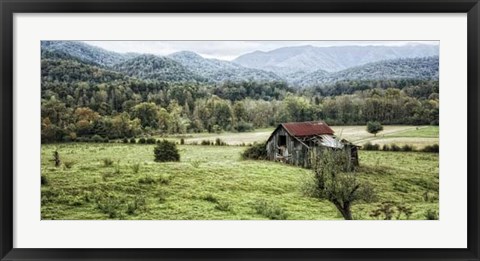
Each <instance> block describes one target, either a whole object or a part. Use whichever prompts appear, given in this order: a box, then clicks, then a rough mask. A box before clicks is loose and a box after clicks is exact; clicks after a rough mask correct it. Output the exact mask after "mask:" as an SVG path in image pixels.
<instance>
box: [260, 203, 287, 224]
mask: <svg viewBox="0 0 480 261" xmlns="http://www.w3.org/2000/svg"><path fill="white" fill-rule="evenodd" d="M253 208H254V209H255V211H256V212H257V214H259V215H262V216H265V217H267V218H269V219H272V220H285V219H287V217H288V215H287V213H286V212H285V210H284V209H282V208H281V207H279V206H277V205H276V204H273V203H269V202H267V201H265V200H258V201H256V202H255V203H254V206H253Z"/></svg>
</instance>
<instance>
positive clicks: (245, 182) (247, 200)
mask: <svg viewBox="0 0 480 261" xmlns="http://www.w3.org/2000/svg"><path fill="white" fill-rule="evenodd" d="M153 146H154V145H140V144H136V145H134V144H121V143H107V144H95V143H89V144H86V143H70V144H52V145H42V176H43V180H44V183H45V184H44V185H42V205H41V216H42V219H44V220H54V219H73V220H79V219H81V220H84V219H85V220H92V219H136V220H142V219H148V220H164V219H168V220H171V219H180V220H191V219H195V220H207V219H208V220H210V219H216V220H219V219H220V220H221V219H234V220H241V219H269V218H271V217H269V216H266V215H264V214H261V213H260V214H259V212H258V211H257V210H256V206H257V205H258V203H259V202H266V203H267V204H268V205H269V206H271V207H272V208H275V209H278V210H280V211H281V212H282V213H284V214H285V217H286V218H287V219H290V220H305V219H311V220H324V219H342V217H341V216H340V215H339V213H338V211H337V210H336V209H335V207H334V206H333V205H332V204H331V203H329V202H327V201H324V200H317V199H314V198H310V197H307V196H305V195H304V194H303V193H302V188H303V186H304V182H305V180H306V179H308V178H309V177H310V176H311V175H312V171H311V170H307V169H303V168H297V167H293V166H289V165H285V164H282V163H275V162H269V161H250V160H248V161H244V160H241V159H240V153H241V152H242V151H243V150H244V149H245V148H246V147H241V146H192V145H183V146H182V145H180V146H179V150H180V153H181V162H178V163H156V162H154V161H153ZM55 149H58V151H59V153H60V157H61V159H62V161H63V163H64V164H63V165H62V166H61V167H58V168H56V167H55V166H54V165H53V162H52V161H51V159H52V154H53V151H54V150H55ZM359 156H360V164H361V167H360V169H359V171H358V173H357V175H358V177H359V178H360V179H361V180H363V181H368V182H370V183H372V184H373V185H374V187H375V189H376V191H377V193H378V202H377V203H379V202H383V201H396V202H402V203H404V204H406V205H408V206H410V207H412V209H413V214H412V216H411V217H410V219H425V218H426V211H428V210H434V211H438V186H439V183H438V182H439V180H438V154H433V153H416V152H410V153H406V152H382V151H360V155H359ZM105 159H109V160H111V161H112V162H113V163H112V164H111V165H108V164H106V163H105V162H104V161H105ZM67 164H68V165H69V166H68V167H67V166H65V165H67ZM39 182H40V181H39ZM377 203H373V204H371V203H370V204H360V205H355V206H354V208H353V214H354V217H355V218H357V219H371V217H370V215H369V214H370V213H371V211H372V209H374V208H376V205H377ZM400 218H402V219H403V218H405V217H400Z"/></svg>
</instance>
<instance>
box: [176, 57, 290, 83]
mask: <svg viewBox="0 0 480 261" xmlns="http://www.w3.org/2000/svg"><path fill="white" fill-rule="evenodd" d="M168 57H169V58H171V59H173V60H175V61H177V62H179V63H181V64H182V65H184V66H185V67H186V68H188V69H190V70H191V71H193V72H194V73H196V74H198V75H201V76H202V77H204V78H206V79H209V80H211V81H213V82H224V81H233V82H237V81H242V80H254V81H281V80H283V79H282V78H280V77H279V76H278V75H276V74H275V73H272V72H267V71H263V70H258V69H252V68H246V67H243V66H241V65H238V64H235V63H232V62H228V61H222V60H217V59H206V58H203V57H202V56H200V55H198V54H197V53H194V52H189V51H182V52H176V53H173V54H170V55H168Z"/></svg>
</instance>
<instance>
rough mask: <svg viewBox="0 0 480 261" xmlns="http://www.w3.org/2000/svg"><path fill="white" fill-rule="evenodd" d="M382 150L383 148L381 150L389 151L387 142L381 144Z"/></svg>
mask: <svg viewBox="0 0 480 261" xmlns="http://www.w3.org/2000/svg"><path fill="white" fill-rule="evenodd" d="M382 150H383V151H389V150H390V146H388V145H387V144H385V145H383V147H382Z"/></svg>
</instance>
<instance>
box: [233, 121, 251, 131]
mask: <svg viewBox="0 0 480 261" xmlns="http://www.w3.org/2000/svg"><path fill="white" fill-rule="evenodd" d="M235 129H236V130H237V131H238V132H247V131H251V130H253V124H251V123H248V122H244V121H240V122H239V123H237V126H235Z"/></svg>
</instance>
